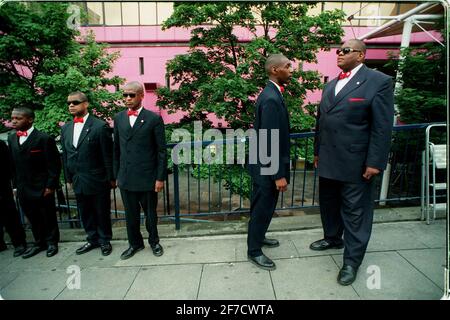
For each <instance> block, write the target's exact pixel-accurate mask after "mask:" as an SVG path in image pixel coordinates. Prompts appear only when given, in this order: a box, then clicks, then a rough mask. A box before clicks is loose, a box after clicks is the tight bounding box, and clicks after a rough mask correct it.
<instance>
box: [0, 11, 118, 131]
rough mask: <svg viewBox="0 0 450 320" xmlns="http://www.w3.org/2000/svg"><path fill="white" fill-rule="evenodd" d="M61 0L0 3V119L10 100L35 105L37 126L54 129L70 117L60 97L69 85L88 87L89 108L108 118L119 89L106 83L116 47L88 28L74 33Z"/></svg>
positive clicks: (113, 83) (5, 115) (5, 116)
mask: <svg viewBox="0 0 450 320" xmlns="http://www.w3.org/2000/svg"><path fill="white" fill-rule="evenodd" d="M68 7H69V4H67V3H26V4H24V3H16V2H14V3H7V4H5V5H3V6H2V7H0V33H1V34H2V36H1V37H0V97H1V99H0V119H3V120H5V119H9V117H10V114H11V110H12V108H13V107H15V106H27V107H30V108H32V109H33V110H35V112H36V121H35V125H36V127H37V128H39V129H42V130H44V131H46V132H48V133H50V134H53V135H55V136H56V135H58V134H59V125H58V124H59V122H60V121H66V120H68V119H69V118H70V115H69V114H68V112H67V106H66V99H67V95H68V94H69V93H70V92H72V91H77V90H80V91H84V92H86V93H88V96H89V98H90V100H91V106H92V109H93V110H94V113H95V114H97V115H98V116H100V117H101V118H103V119H108V118H110V117H111V116H112V115H113V114H114V113H115V112H116V110H117V108H118V104H117V102H118V100H119V99H120V94H119V93H111V92H110V91H108V90H107V88H108V86H113V87H114V86H117V85H119V84H120V83H122V82H123V79H121V78H119V77H116V76H115V77H111V78H108V77H107V74H108V73H109V72H110V71H112V67H113V63H114V61H115V60H116V59H117V58H118V56H119V54H118V53H111V54H110V53H108V52H107V51H106V50H105V49H106V47H105V45H102V44H97V43H96V42H95V39H94V36H93V34H88V35H86V36H85V37H79V39H78V40H81V41H77V38H76V37H77V36H80V34H79V32H78V31H77V30H76V29H75V28H70V27H69V26H68V21H69V17H70V14H69V12H68V10H67V9H68Z"/></svg>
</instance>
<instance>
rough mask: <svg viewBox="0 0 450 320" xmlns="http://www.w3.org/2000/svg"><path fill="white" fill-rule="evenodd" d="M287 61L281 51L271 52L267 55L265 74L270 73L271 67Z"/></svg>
mask: <svg viewBox="0 0 450 320" xmlns="http://www.w3.org/2000/svg"><path fill="white" fill-rule="evenodd" d="M287 62H289V59H288V58H286V57H285V56H284V55H282V54H281V53H275V54H271V55H270V56H269V57H267V60H266V63H265V65H264V69H265V70H266V72H267V74H269V75H270V74H271V72H272V68H273V67H280V66H282V65H284V64H286V63H287Z"/></svg>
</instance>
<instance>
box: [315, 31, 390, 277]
mask: <svg viewBox="0 0 450 320" xmlns="http://www.w3.org/2000/svg"><path fill="white" fill-rule="evenodd" d="M365 54H366V46H365V44H364V43H363V42H362V41H360V40H356V39H352V40H348V41H346V42H345V43H344V44H343V45H342V47H341V48H340V49H338V50H337V65H338V67H339V68H341V69H342V72H341V73H340V74H339V76H338V77H337V78H335V79H333V80H332V81H330V82H329V83H328V84H327V86H326V87H325V89H324V90H323V93H322V100H321V102H320V107H319V110H318V116H317V124H316V132H315V148H314V164H315V167H316V168H317V169H318V173H319V189H320V191H319V202H320V214H321V218H322V225H323V229H324V239H321V240H318V241H315V242H313V243H312V244H311V245H310V249H312V250H317V251H320V250H327V249H332V248H334V249H340V248H344V261H343V267H342V268H341V270H340V272H339V275H338V282H339V283H340V284H341V285H350V284H351V283H353V281H354V280H355V279H356V274H357V271H358V267H359V266H360V265H361V263H362V260H363V258H364V255H365V252H366V248H367V245H368V242H369V239H370V234H371V231H372V221H373V195H374V179H375V176H377V175H379V174H380V173H381V172H382V171H383V170H384V169H385V168H386V164H387V160H388V154H389V150H390V144H391V134H392V125H393V119H394V103H393V86H392V79H391V77H389V76H387V75H385V74H383V73H381V72H379V71H375V70H372V69H369V68H367V67H366V66H365V65H364V59H365ZM342 236H343V238H344V239H342Z"/></svg>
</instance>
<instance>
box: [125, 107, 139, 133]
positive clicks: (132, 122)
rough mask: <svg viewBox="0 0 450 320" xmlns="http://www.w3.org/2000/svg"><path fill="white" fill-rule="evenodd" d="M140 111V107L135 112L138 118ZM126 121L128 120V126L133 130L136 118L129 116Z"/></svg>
mask: <svg viewBox="0 0 450 320" xmlns="http://www.w3.org/2000/svg"><path fill="white" fill-rule="evenodd" d="M141 110H142V107H140V108H139V109H137V110H136V111H137V113H138V116H139V114H140V113H141ZM128 119H129V120H130V126H131V127H132V128H133V126H134V123H135V122H136V119H137V117H136V116H129V117H128Z"/></svg>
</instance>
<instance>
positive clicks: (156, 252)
mask: <svg viewBox="0 0 450 320" xmlns="http://www.w3.org/2000/svg"><path fill="white" fill-rule="evenodd" d="M151 247H152V251H153V254H154V255H155V256H157V257H160V256H162V255H163V253H164V249H163V247H162V246H161V245H160V244H159V243H157V244H155V245H151Z"/></svg>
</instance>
